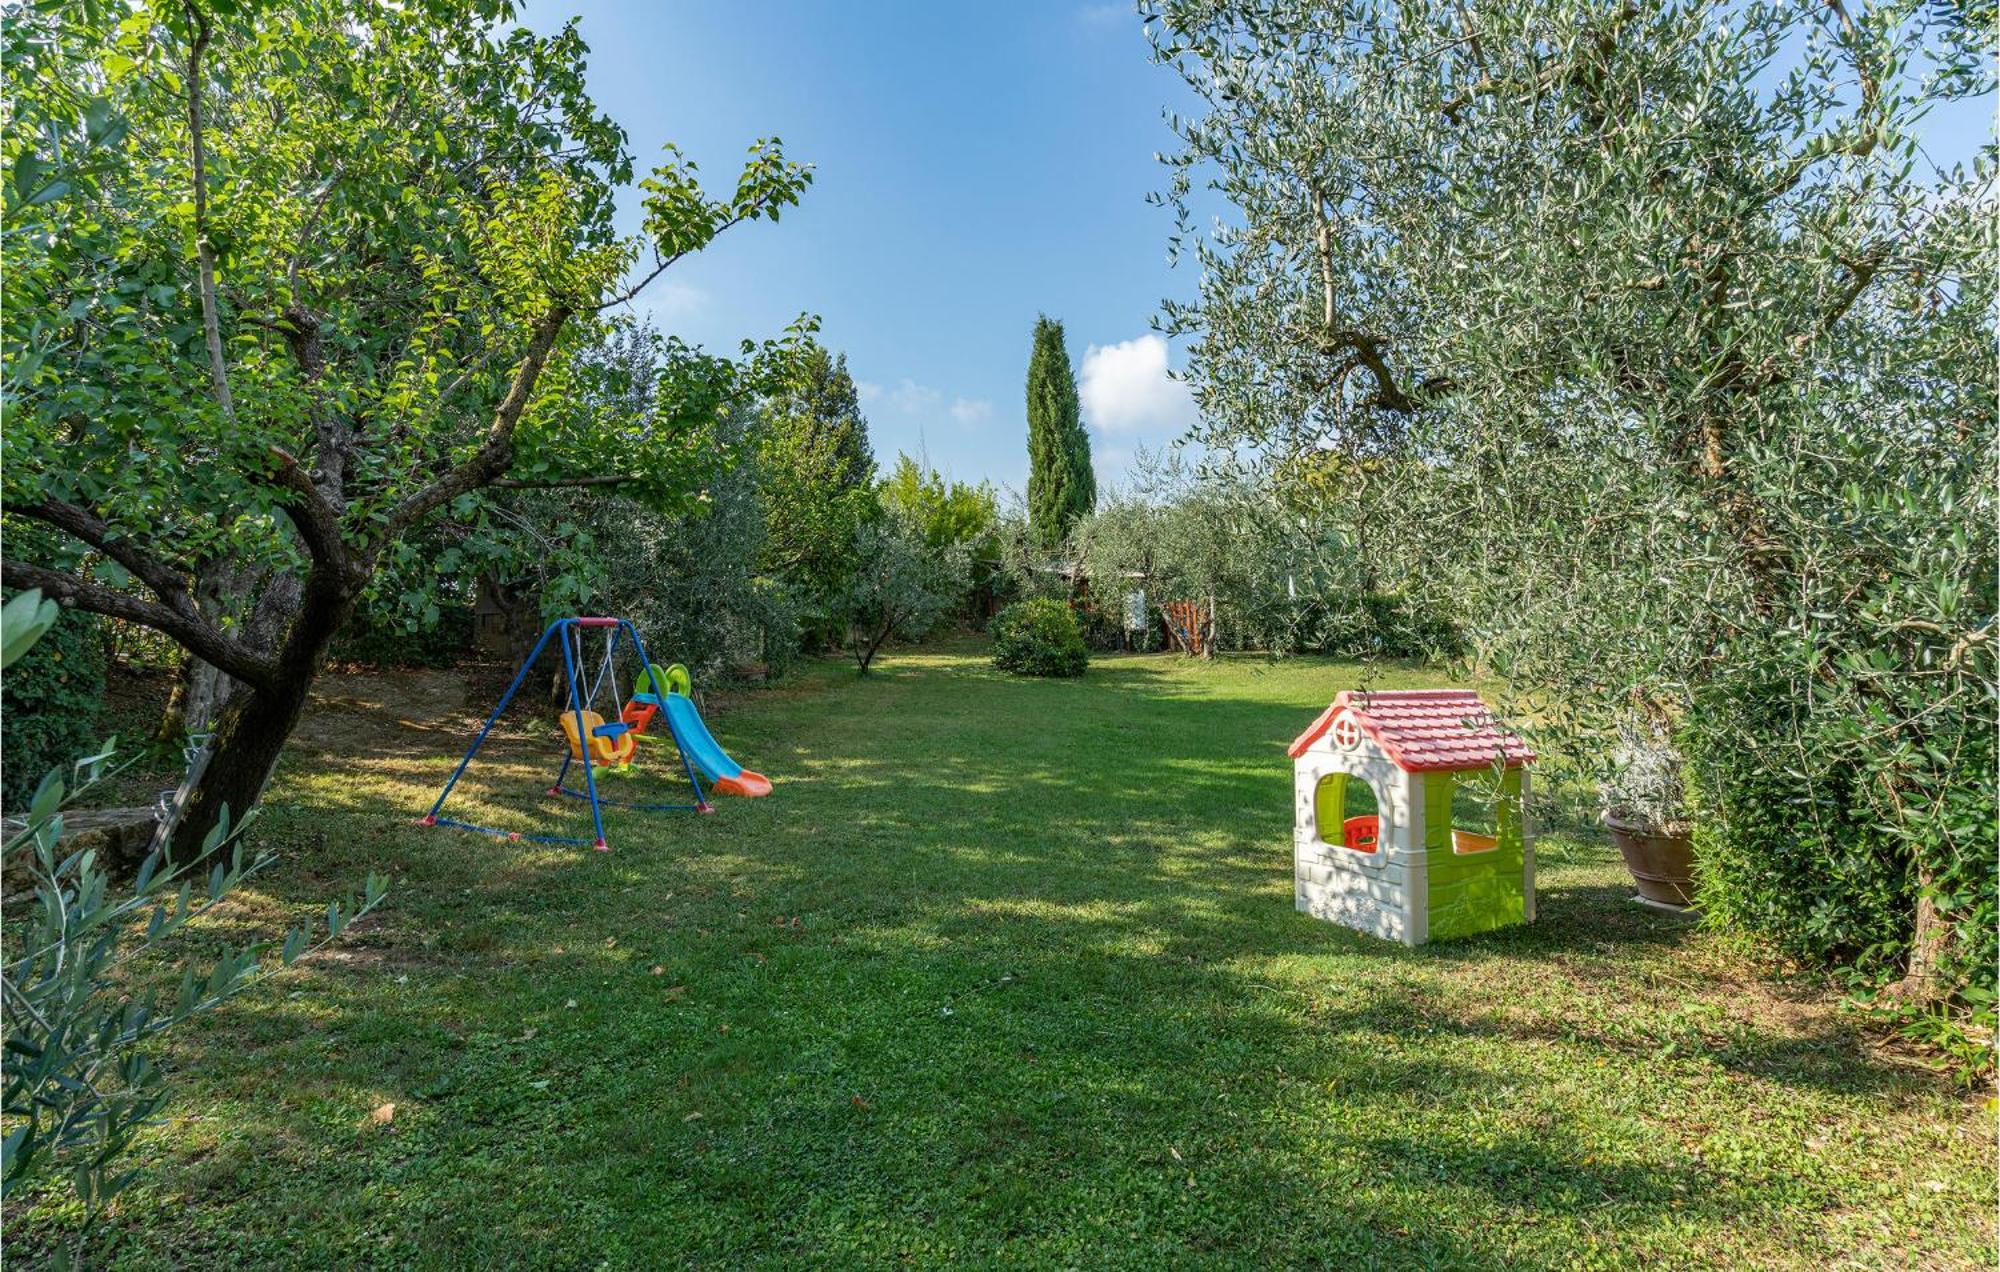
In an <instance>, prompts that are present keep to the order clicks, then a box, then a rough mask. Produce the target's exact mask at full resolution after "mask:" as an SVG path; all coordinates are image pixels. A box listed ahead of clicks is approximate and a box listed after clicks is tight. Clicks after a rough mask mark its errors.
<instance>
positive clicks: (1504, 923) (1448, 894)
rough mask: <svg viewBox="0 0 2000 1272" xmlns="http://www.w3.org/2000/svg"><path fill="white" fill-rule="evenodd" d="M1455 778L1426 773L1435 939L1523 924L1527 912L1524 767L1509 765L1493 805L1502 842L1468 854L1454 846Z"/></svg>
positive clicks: (1427, 845)
mask: <svg viewBox="0 0 2000 1272" xmlns="http://www.w3.org/2000/svg"><path fill="white" fill-rule="evenodd" d="M1456 781H1457V775H1456V774H1452V773H1426V774H1424V847H1425V848H1426V849H1428V850H1429V851H1427V852H1426V853H1425V857H1426V861H1425V869H1426V873H1427V875H1428V877H1429V879H1430V891H1429V894H1428V900H1429V909H1430V937H1431V939H1432V940H1434V941H1435V940H1441V939H1445V938H1449V937H1454V936H1471V935H1472V934H1473V933H1475V932H1490V931H1492V930H1493V929H1494V928H1501V927H1508V926H1510V925H1512V924H1515V923H1521V922H1525V921H1526V915H1527V904H1526V897H1525V895H1524V892H1523V886H1524V885H1523V882H1522V877H1523V875H1524V873H1525V868H1526V861H1525V858H1524V854H1523V851H1522V845H1521V771H1520V770H1519V769H1508V770H1507V771H1506V773H1505V775H1503V776H1502V778H1501V779H1500V799H1499V801H1498V804H1497V806H1496V807H1495V809H1494V816H1495V820H1496V822H1497V825H1496V828H1495V829H1496V832H1497V833H1496V834H1495V836H1494V837H1495V838H1496V839H1498V840H1499V841H1500V846H1499V847H1497V848H1495V849H1493V850H1492V851H1491V852H1480V853H1472V854H1469V855H1466V856H1460V855H1459V854H1457V853H1455V852H1453V851H1452V850H1451V794H1452V787H1453V784H1454V783H1455V782H1456Z"/></svg>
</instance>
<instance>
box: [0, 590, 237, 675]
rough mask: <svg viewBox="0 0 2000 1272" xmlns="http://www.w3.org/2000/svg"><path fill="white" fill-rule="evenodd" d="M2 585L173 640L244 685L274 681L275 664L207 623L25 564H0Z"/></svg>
mask: <svg viewBox="0 0 2000 1272" xmlns="http://www.w3.org/2000/svg"><path fill="white" fill-rule="evenodd" d="M0 582H4V583H5V584H6V585H7V586H8V587H11V588H18V589H26V588H31V587H36V588H40V589H41V590H42V595H43V596H46V597H48V598H49V599H50V600H52V601H54V602H56V603H57V604H59V605H64V606H68V607H69V608H71V609H80V610H88V611H90V612H91V613H93V614H102V615H104V616H105V617H107V618H122V619H124V620H125V621H127V622H131V623H138V624H140V625H142V626H145V627H150V628H152V629H153V630H154V631H157V632H162V633H164V634H166V635H168V636H171V637H173V638H174V639H175V640H177V641H179V642H180V643H181V645H182V646H183V647H184V648H186V649H187V650H188V651H189V652H191V653H193V654H194V655H195V656H196V657H198V658H200V659H201V660H202V661H203V662H206V663H208V664H209V665H211V666H213V667H217V668H219V669H221V670H222V671H225V672H228V673H229V674H230V675H232V676H234V677H236V678H237V679H238V680H241V681H243V682H244V683H246V684H250V685H254V686H256V687H258V688H268V687H270V686H271V684H272V683H273V682H274V681H275V680H276V678H277V665H276V664H275V663H274V662H272V661H271V660H270V659H268V658H265V657H264V656H262V655H261V654H258V653H256V652H255V651H254V650H252V649H251V648H250V647H249V646H247V645H245V644H243V643H242V642H241V641H237V640H232V639H231V638H230V637H228V636H225V635H223V634H222V633H221V632H220V631H218V630H217V629H216V628H215V627H214V626H212V625H211V624H210V623H209V622H208V621H207V620H206V619H203V618H201V617H199V616H193V617H190V616H189V615H188V614H184V613H182V612H181V611H179V610H176V609H170V608H168V607H167V606H166V605H163V604H161V603H160V602H157V601H149V600H146V599H145V598H144V597H140V596H133V595H131V594H130V593H128V592H115V591H113V590H111V589H110V588H108V587H103V586H101V585H99V584H96V583H91V582H88V581H86V580H84V579H80V578H78V577H77V576H76V575H74V574H68V573H65V572H63V571H61V570H50V569H45V568H43V567H42V566H39V565H29V564H28V563H27V562H25V561H0Z"/></svg>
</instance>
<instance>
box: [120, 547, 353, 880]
mask: <svg viewBox="0 0 2000 1272" xmlns="http://www.w3.org/2000/svg"><path fill="white" fill-rule="evenodd" d="M293 584H294V587H295V588H296V590H295V591H293V590H292V589H284V588H281V589H280V590H285V591H289V592H291V594H292V595H296V596H298V598H299V600H298V605H297V617H296V619H294V621H293V622H292V624H291V628H290V630H289V631H288V632H287V633H286V636H285V642H284V646H283V648H282V650H281V651H280V653H279V658H278V674H277V676H276V677H275V678H274V680H273V682H272V684H270V685H269V686H255V687H248V686H239V687H238V689H237V692H235V693H234V694H232V695H231V696H230V698H229V701H228V704H227V705H226V706H224V707H223V709H222V714H221V716H220V717H219V718H218V719H217V720H216V723H215V736H214V737H213V739H211V741H210V742H209V746H208V750H207V752H206V754H205V755H204V756H203V757H202V758H201V759H200V760H198V761H197V762H196V764H195V766H194V767H193V768H192V769H190V770H189V772H188V775H187V778H186V779H185V780H184V781H183V782H182V783H181V788H180V790H179V791H177V792H175V795H174V810H173V811H172V812H171V813H170V815H169V816H168V817H167V819H165V820H164V821H163V822H162V823H161V827H160V836H161V839H162V840H164V841H165V842H166V844H167V847H168V852H169V855H170V856H171V857H172V858H173V859H174V860H176V861H188V860H192V859H193V858H194V857H196V856H198V855H199V854H200V852H201V847H202V841H203V840H204V839H205V838H206V837H207V835H208V832H209V830H210V829H211V828H213V827H214V826H215V824H216V823H217V822H218V821H220V820H221V818H222V814H223V810H224V809H225V808H226V809H227V810H228V812H229V817H230V819H231V821H232V822H234V821H239V820H241V818H242V817H243V814H244V813H245V812H246V811H248V810H249V809H250V808H251V807H253V806H254V805H255V804H256V803H257V801H258V799H260V798H261V797H262V796H263V794H264V788H265V786H266V785H268V784H269V783H270V780H271V774H272V772H273V771H274V770H275V769H276V768H277V764H278V756H279V755H280V754H281V753H282V752H283V750H284V747H285V742H286V741H287V740H288V739H289V738H290V737H291V736H292V730H293V729H295V728H297V727H298V723H299V716H300V715H301V714H302V713H303V712H304V710H305V705H306V699H307V697H308V696H309V695H310V694H311V692H312V686H313V680H314V679H315V678H316V677H317V676H318V675H319V670H320V667H321V665H322V664H323V663H324V662H325V661H326V651H327V649H328V647H329V646H331V645H332V644H333V637H334V634H335V633H336V632H338V631H339V630H340V627H341V624H343V623H345V622H346V621H347V618H348V615H349V614H351V613H352V612H353V610H354V604H355V596H356V593H355V592H354V591H353V590H352V589H351V588H349V587H347V586H343V585H341V584H338V583H335V582H332V581H329V580H327V579H324V578H321V577H318V576H317V575H315V576H314V577H311V578H308V579H307V580H306V581H305V582H304V584H303V585H299V584H298V583H297V581H296V580H293ZM258 608H259V609H260V610H262V609H264V606H262V605H261V604H260V606H259V607H258Z"/></svg>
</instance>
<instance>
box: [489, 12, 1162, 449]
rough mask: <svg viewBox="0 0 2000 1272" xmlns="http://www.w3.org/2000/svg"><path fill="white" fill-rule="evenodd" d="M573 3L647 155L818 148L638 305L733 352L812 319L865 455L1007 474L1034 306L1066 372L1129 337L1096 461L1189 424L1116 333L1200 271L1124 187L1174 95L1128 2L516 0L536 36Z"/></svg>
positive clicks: (602, 99)
mask: <svg viewBox="0 0 2000 1272" xmlns="http://www.w3.org/2000/svg"><path fill="white" fill-rule="evenodd" d="M571 13H575V14H578V15H579V16H581V18H582V30H583V34H584V38H585V40H586V41H587V42H588V43H589V44H590V46H591V55H590V69H589V83H590V87H591V92H592V95H593V97H594V98H595V99H596V101H597V103H598V105H599V106H600V107H601V108H602V109H604V110H606V111H607V112H609V113H610V115H611V117H612V118H614V119H616V120H617V121H618V122H619V123H620V124H622V125H623V126H624V127H625V129H626V131H627V132H628V133H630V134H631V138H632V145H633V151H634V154H635V155H636V156H637V157H638V159H639V163H640V167H641V168H642V169H644V168H645V167H648V166H650V165H651V163H652V156H654V155H657V154H658V152H659V147H660V145H661V144H662V143H664V142H666V141H668V140H672V141H673V142H674V143H675V144H677V145H679V146H680V147H681V149H682V150H684V151H685V152H687V154H688V155H689V156H691V157H692V158H693V159H695V160H696V162H698V163H699V164H700V165H701V173H702V176H703V178H704V180H705V182H706V183H708V184H709V185H710V186H711V189H712V191H715V192H722V191H726V190H727V189H728V187H729V186H730V185H731V184H733V183H734V180H735V174H736V170H737V167H738V166H739V165H740V163H741V159H742V155H743V152H744V150H745V148H746V147H748V146H749V144H750V143H751V142H752V141H753V140H755V139H756V138H758V137H762V136H769V135H776V136H779V137H782V138H783V139H784V143H785V151H786V154H787V155H788V156H789V157H791V158H794V159H799V160H804V161H806V162H810V163H812V164H814V165H815V167H816V173H815V180H814V184H813V186H812V189H811V190H809V191H808V192H807V194H806V198H805V202H804V204H803V205H802V206H801V207H799V208H797V209H795V210H793V211H791V212H788V213H787V214H786V215H785V217H784V219H783V221H781V222H780V223H779V224H778V225H776V226H772V225H770V224H768V223H761V224H756V225H749V226H743V227H739V228H737V229H735V230H732V231H730V232H729V233H728V234H727V235H725V236H724V237H723V238H722V239H720V240H719V241H717V242H716V243H715V244H714V245H713V246H711V247H710V248H708V249H707V250H706V251H704V252H702V253H701V254H700V255H699V256H698V257H696V258H694V259H691V260H689V261H686V262H683V263H682V264H680V265H678V266H676V267H675V268H674V269H673V270H672V271H671V272H670V273H669V274H668V275H667V276H666V277H665V278H663V279H661V280H660V282H659V283H656V284H655V285H654V288H653V290H651V291H650V292H649V293H648V295H647V297H646V301H645V304H644V308H645V309H647V310H650V312H651V313H652V314H653V315H654V316H655V318H656V319H657V321H658V323H659V325H660V326H661V327H662V328H663V329H664V330H667V331H671V332H674V333H675V334H678V335H680V336H681V337H682V338H684V339H688V340H694V341H699V342H702V343H705V344H707V345H709V346H710V347H711V348H715V349H718V350H729V349H733V348H734V347H735V343H736V341H738V340H740V339H742V338H743V337H745V336H751V337H763V336H769V335H775V334H777V332H778V331H779V330H780V329H781V328H783V327H784V326H785V324H786V323H788V322H790V321H791V320H792V319H793V318H794V317H796V316H797V315H798V314H799V313H801V312H807V311H809V312H813V313H817V314H819V315H820V317H821V320H822V323H823V326H822V329H821V336H820V338H821V339H822V340H823V341H824V342H825V343H826V344H827V346H828V347H829V348H832V349H836V350H840V351H843V352H845V353H846V354H847V357H848V366H849V369H850V370H851V371H852V372H853V375H854V378H855V380H856V381H857V382H858V383H859V384H860V386H861V388H862V394H863V398H864V404H863V405H864V410H865V411H866V412H867V415H868V421H869V429H870V433H871V435H872V436H873V438H874V443H875V451H876V454H877V456H878V458H879V459H880V460H881V462H882V463H883V465H884V467H886V466H887V465H888V464H889V463H891V462H893V460H894V458H895V455H896V452H897V451H899V450H904V451H910V452H913V453H914V452H916V451H917V450H918V448H919V447H920V446H921V447H923V448H924V449H925V450H926V451H927V452H928V454H929V456H930V459H931V462H932V463H933V464H934V465H936V466H937V467H939V468H941V469H943V470H945V471H946V472H948V473H950V474H951V475H953V476H955V477H959V478H962V479H980V478H989V479H991V480H993V481H994V482H996V483H998V484H1003V485H1011V486H1013V487H1015V488H1016V489H1018V488H1019V487H1020V486H1021V485H1022V484H1023V482H1024V481H1025V479H1026V474H1027V460H1026V436H1027V424H1026V418H1025V414H1024V408H1023V395H1024V388H1025V381H1026V374H1027V364H1028V349H1029V340H1030V336H1031V333H1032V331H1033V328H1034V323H1035V316H1036V314H1037V313H1043V312H1046V313H1047V314H1049V315H1050V316H1051V317H1055V318H1060V319H1062V320H1063V322H1064V323H1065V324H1066V326H1067V332H1068V337H1069V345H1070V357H1071V358H1072V359H1073V360H1074V361H1075V362H1076V363H1077V365H1078V369H1079V371H1081V370H1082V368H1083V363H1084V360H1085V358H1086V356H1087V355H1088V353H1089V351H1090V350H1091V349H1092V347H1093V346H1095V347H1099V348H1105V347H1110V346H1126V347H1125V348H1123V349H1118V350H1114V351H1113V352H1112V353H1111V354H1110V355H1108V356H1101V357H1100V359H1099V361H1098V362H1097V363H1096V364H1094V366H1095V369H1096V371H1097V373H1098V374H1097V376H1096V378H1095V380H1094V381H1093V384H1094V385H1096V386H1098V391H1097V394H1096V401H1097V404H1098V408H1099V409H1098V411H1097V414H1098V415H1099V417H1100V418H1099V419H1098V420H1097V421H1095V422H1094V425H1095V431H1096V433H1097V436H1095V437H1094V438H1093V442H1094V446H1095V455H1096V458H1097V461H1098V467H1099V470H1100V472H1101V473H1105V474H1106V475H1112V474H1115V473H1117V472H1119V471H1122V469H1123V468H1124V466H1125V463H1126V462H1127V460H1129V458H1130V456H1131V453H1132V449H1133V447H1134V445H1135V444H1136V443H1139V442H1142V441H1143V442H1147V443H1157V442H1162V441H1166V440H1169V439H1171V438H1172V437H1174V436H1175V435H1177V434H1178V433H1179V432H1180V431H1181V430H1182V429H1183V428H1184V427H1185V425H1186V424H1187V423H1188V422H1189V419H1190V418H1191V411H1192V408H1191V406H1190V404H1189V402H1188V399H1187V397H1186V394H1185V391H1184V389H1183V388H1182V386H1180V385H1178V384H1174V383H1169V382H1168V381H1167V380H1166V379H1165V376H1164V371H1165V358H1166V351H1165V347H1164V345H1163V344H1159V343H1157V341H1158V338H1157V337H1153V338H1152V342H1149V343H1147V344H1143V345H1127V342H1131V341H1135V340H1139V339H1141V338H1142V337H1146V336H1148V333H1149V330H1150V327H1149V324H1150V322H1151V319H1152V316H1153V314H1154V313H1155V311H1156V310H1157V309H1158V307H1159V302H1160V299H1161V297H1162V296H1164V295H1167V294H1170V293H1171V294H1176V295H1186V294H1190V293H1191V292H1192V289H1193V286H1194V275H1193V273H1192V272H1191V271H1190V270H1188V269H1180V270H1170V269H1168V268H1167V265H1166V239H1167V234H1168V232H1169V230H1170V228H1171V226H1170V222H1169V219H1168V216H1167V214H1166V213H1164V212H1162V211H1160V210H1158V209H1155V208H1152V207H1149V206H1147V204H1146V203H1145V201H1144V200H1145V196H1146V194H1147V193H1148V192H1149V191H1151V190H1153V189H1156V188H1157V187H1158V185H1159V183H1160V178H1161V176H1162V170H1161V169H1160V168H1159V166H1158V165H1157V164H1156V163H1155V161H1154V155H1155V153H1156V152H1158V151H1160V150H1163V149H1166V148H1168V147H1169V145H1170V144H1171V142H1172V135H1171V134H1170V133H1169V132H1168V130H1167V127H1166V125H1165V123H1164V122H1163V120H1162V117H1161V110H1162V108H1163V107H1164V106H1165V105H1166V104H1167V103H1168V102H1169V101H1177V100H1181V99H1182V98H1181V94H1182V89H1181V86H1180V81H1179V79H1178V78H1177V77H1176V76H1175V75H1174V73H1173V72H1172V71H1170V70H1167V69H1166V68H1162V67H1155V66H1153V65H1152V64H1151V63H1150V62H1149V61H1148V59H1147V48H1146V42H1145V38H1144V36H1143V34H1142V33H1141V31H1140V27H1139V22H1138V19H1137V17H1136V16H1134V15H1133V13H1132V11H1131V8H1130V6H1129V4H1115V3H1114V4H1104V5H1093V4H1080V3H1075V2H1074V0H1071V2H1069V3H1058V2H1050V3H1039V2H1037V3H1025V2H1020V0H1002V2H1001V3H996V4H985V5H972V4H957V3H953V4H917V3H893V4H873V3H871V4H858V3H857V4H845V3H843V4H833V3H783V4H781V3H775V2H768V3H767V2H761V0H760V2H756V3H726V4H725V3H706V4H702V3H659V2H658V0H557V3H556V4H553V5H546V4H537V3H534V2H533V0H530V3H529V4H528V7H527V12H526V13H525V14H524V15H523V16H524V18H525V20H526V21H527V22H528V24H529V25H531V26H534V27H536V28H537V29H543V30H546V29H550V28H551V27H553V26H554V25H555V24H557V23H559V22H560V21H561V20H562V18H563V17H565V16H567V15H569V14H571ZM1107 374H1108V375H1109V376H1110V378H1109V379H1108V380H1107V378H1106V375H1107ZM1108 384H1109V385H1115V386H1117V387H1118V391H1117V393H1116V394H1115V395H1113V394H1111V393H1108V392H1107V391H1106V390H1105V389H1104V387H1103V386H1106V385H1108Z"/></svg>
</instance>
